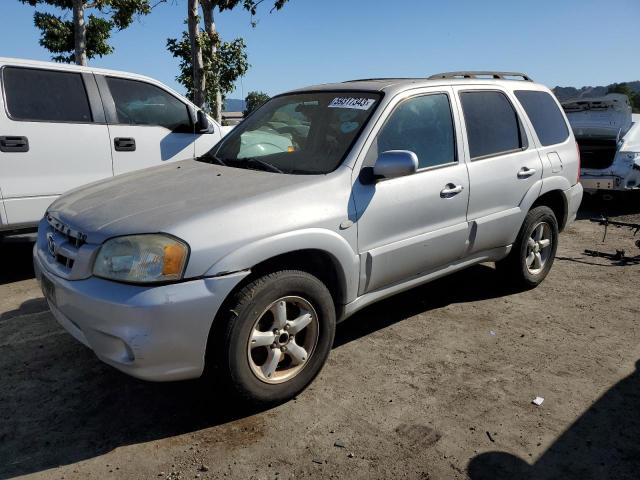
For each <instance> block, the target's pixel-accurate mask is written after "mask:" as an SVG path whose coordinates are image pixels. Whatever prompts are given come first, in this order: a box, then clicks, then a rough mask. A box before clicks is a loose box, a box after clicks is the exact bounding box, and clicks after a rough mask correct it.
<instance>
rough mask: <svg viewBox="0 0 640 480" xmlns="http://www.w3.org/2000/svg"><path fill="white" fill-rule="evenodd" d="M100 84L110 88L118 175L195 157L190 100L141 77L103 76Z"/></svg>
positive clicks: (112, 138) (110, 130) (110, 105)
mask: <svg viewBox="0 0 640 480" xmlns="http://www.w3.org/2000/svg"><path fill="white" fill-rule="evenodd" d="M102 82H104V83H102ZM98 84H99V85H101V84H102V85H104V88H108V92H104V95H103V97H106V98H107V101H106V103H107V106H106V110H107V112H108V115H107V117H108V119H109V120H108V121H109V135H110V137H111V138H110V141H111V149H112V150H111V151H112V157H113V173H114V174H115V175H118V174H121V173H125V172H130V171H133V170H139V169H141V168H147V167H152V166H155V165H160V164H161V163H164V162H167V161H172V160H186V159H189V158H193V157H194V155H195V142H196V134H195V132H194V126H193V122H192V119H191V113H190V111H189V107H188V106H187V103H185V102H183V101H182V100H180V98H178V97H177V96H174V95H172V94H171V93H169V92H167V91H166V90H164V89H162V88H160V87H158V86H156V85H153V84H151V83H148V82H144V81H140V80H131V79H128V78H119V77H102V79H100V80H99V83H98ZM105 84H106V85H105ZM109 97H110V98H109ZM110 99H112V101H111V102H110V101H109V100H110ZM123 146H124V147H123Z"/></svg>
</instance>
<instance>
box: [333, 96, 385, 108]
mask: <svg viewBox="0 0 640 480" xmlns="http://www.w3.org/2000/svg"><path fill="white" fill-rule="evenodd" d="M374 103H376V100H375V99H374V98H353V97H336V98H334V99H333V100H331V103H330V104H329V108H355V109H357V110H369V107H371V105H373V104H374Z"/></svg>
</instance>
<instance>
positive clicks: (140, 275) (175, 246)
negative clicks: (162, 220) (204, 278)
mask: <svg viewBox="0 0 640 480" xmlns="http://www.w3.org/2000/svg"><path fill="white" fill-rule="evenodd" d="M188 256H189V247H188V246H187V244H186V243H184V242H182V241H181V240H178V239H177V238H174V237H170V236H169V235H160V234H153V235H130V236H126V237H117V238H112V239H111V240H107V241H106V242H104V244H103V245H102V247H100V251H99V252H98V257H97V258H96V261H95V264H94V266H93V274H94V275H96V276H98V277H102V278H107V279H109V280H116V281H121V282H135V283H151V282H165V281H171V280H180V279H181V278H182V275H183V274H184V268H185V265H186V263H187V257H188Z"/></svg>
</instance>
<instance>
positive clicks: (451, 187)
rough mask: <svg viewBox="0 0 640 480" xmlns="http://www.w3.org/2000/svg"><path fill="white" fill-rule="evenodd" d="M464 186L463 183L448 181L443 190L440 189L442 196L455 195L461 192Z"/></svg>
mask: <svg viewBox="0 0 640 480" xmlns="http://www.w3.org/2000/svg"><path fill="white" fill-rule="evenodd" d="M462 190H464V187H463V186H462V185H455V184H453V183H447V184H446V185H445V186H444V188H443V189H442V190H440V196H441V197H442V198H449V197H453V196H454V195H457V194H459V193H460V192H461V191H462Z"/></svg>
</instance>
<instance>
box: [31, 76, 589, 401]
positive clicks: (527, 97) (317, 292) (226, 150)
mask: <svg viewBox="0 0 640 480" xmlns="http://www.w3.org/2000/svg"><path fill="white" fill-rule="evenodd" d="M506 78H517V79H518V80H507V79H506ZM260 139H262V140H260ZM260 146H262V147H263V148H260ZM578 170H579V166H578V151H577V148H576V143H575V139H574V138H573V134H572V133H571V129H570V128H569V125H568V122H567V120H566V117H565V116H564V114H563V113H562V110H561V108H560V105H559V104H558V102H557V100H556V99H555V97H554V96H553V95H552V94H551V93H550V91H549V90H548V89H547V88H545V87H543V86H541V85H537V84H535V83H533V82H532V81H530V80H529V78H528V77H527V76H526V75H522V74H504V73H498V72H491V73H475V72H462V73H450V74H440V75H436V76H433V77H431V78H430V79H372V80H360V81H351V82H344V83H338V84H329V85H321V86H316V87H310V88H307V89H302V90H297V91H294V92H290V93H287V94H284V95H280V96H277V97H274V98H272V99H271V100H269V101H268V102H267V103H265V104H264V105H263V106H262V107H260V109H258V110H257V111H255V112H254V113H253V114H252V115H251V116H250V117H248V118H247V119H246V120H245V121H244V122H243V123H241V124H240V125H239V126H237V127H236V128H235V129H234V130H233V131H232V132H231V133H229V134H228V135H227V136H226V137H225V138H224V140H223V141H221V142H220V143H219V144H217V145H216V146H215V147H214V148H213V149H212V150H211V151H210V152H208V153H207V154H206V155H204V156H202V157H200V158H198V159H197V160H195V161H194V160H190V161H184V162H180V163H178V164H172V165H164V166H161V167H156V168H154V169H149V170H146V171H144V172H134V173H131V174H128V175H123V176H120V177H118V178H115V179H112V180H108V181H104V182H99V183H97V184H94V185H90V186H87V187H85V188H81V189H78V190H76V191H74V192H71V193H69V194H67V195H64V196H62V197H61V198H60V199H58V200H57V201H56V202H55V203H54V204H52V205H51V207H50V208H49V210H48V212H47V216H46V218H45V219H43V220H42V222H41V223H40V228H39V233H38V241H37V245H36V248H35V249H34V260H35V266H36V273H37V275H38V278H39V279H40V280H41V283H42V287H43V291H44V293H45V296H46V297H47V299H48V301H49V305H50V306H51V310H52V312H53V314H54V315H55V317H56V318H57V319H58V321H59V322H60V323H61V324H62V325H63V326H64V327H65V328H66V329H67V330H68V331H69V332H70V333H71V334H72V335H74V336H75V337H76V338H77V339H78V340H79V341H81V342H82V343H84V344H85V345H87V346H89V347H90V348H92V349H93V350H94V352H95V353H96V354H97V355H98V356H99V358H101V359H102V360H104V361H105V362H107V363H109V364H111V365H113V366H115V367H116V368H118V369H120V370H122V371H124V372H127V373H129V374H131V375H134V376H136V377H140V378H144V379H149V380H175V379H184V378H193V377H198V376H200V375H202V373H203V371H204V369H205V365H207V366H209V367H212V368H216V369H217V371H218V373H219V374H221V377H222V378H223V379H224V380H226V381H227V382H228V385H229V386H230V387H231V389H232V391H235V392H236V393H237V394H239V395H240V396H242V397H244V398H247V399H250V400H252V401H258V402H273V401H280V400H284V399H286V398H289V397H291V396H292V395H295V394H296V393H297V392H299V391H300V390H302V389H303V388H304V387H305V386H306V385H307V384H308V383H309V382H310V381H311V380H312V379H313V378H314V377H315V375H316V374H317V373H318V372H319V371H320V368H321V367H322V365H323V364H324V362H325V360H326V358H327V356H328V354H329V351H330V349H331V345H332V343H333V336H334V331H335V323H336V322H337V321H340V320H343V319H344V318H347V317H348V316H350V315H351V314H353V313H354V312H356V311H358V310H360V309H361V308H363V307H365V306H366V305H369V304H371V303H373V302H375V301H377V300H379V299H381V298H384V297H388V296H390V295H393V294H395V293H397V292H400V291H402V290H406V289H409V288H411V287H414V286H416V285H419V284H421V283H424V282H428V281H430V280H433V279H435V278H438V277H441V276H443V275H446V274H449V273H452V272H455V271H458V270H461V269H463V268H466V267H468V266H471V265H474V264H477V263H480V262H497V265H498V267H499V270H500V271H502V272H503V273H504V274H506V275H508V276H509V278H510V281H511V282H514V283H517V284H520V285H522V286H524V287H527V288H530V287H533V286H536V285H538V284H539V283H540V282H541V281H542V280H543V279H544V278H545V276H546V275H547V273H548V272H549V270H550V269H551V266H552V264H553V260H554V256H555V252H556V248H557V245H558V233H559V231H560V230H562V229H563V228H564V227H565V226H566V225H567V224H568V223H570V222H571V221H573V220H574V218H575V215H576V212H577V210H578V206H579V204H580V201H581V199H582V186H581V185H580V183H579V182H578ZM159 232H161V233H159Z"/></svg>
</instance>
